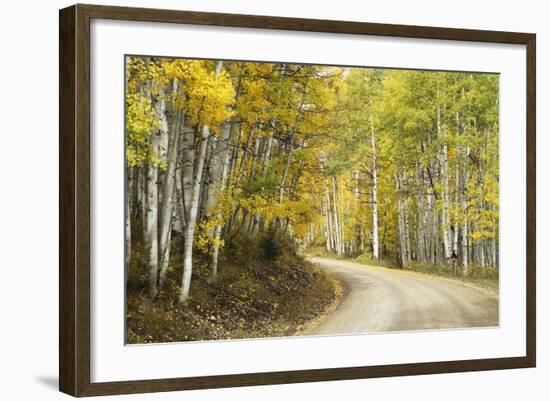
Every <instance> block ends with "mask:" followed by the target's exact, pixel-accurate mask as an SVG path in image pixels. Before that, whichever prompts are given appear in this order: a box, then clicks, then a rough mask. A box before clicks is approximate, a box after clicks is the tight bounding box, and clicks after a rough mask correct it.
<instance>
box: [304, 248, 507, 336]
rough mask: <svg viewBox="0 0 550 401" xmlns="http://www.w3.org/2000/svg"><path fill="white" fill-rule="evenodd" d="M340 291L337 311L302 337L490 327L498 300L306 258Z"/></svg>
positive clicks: (479, 291)
mask: <svg viewBox="0 0 550 401" xmlns="http://www.w3.org/2000/svg"><path fill="white" fill-rule="evenodd" d="M311 261H312V262H315V263H317V264H318V265H319V266H320V267H321V268H323V269H324V270H325V271H327V272H329V273H330V274H332V275H334V276H335V277H337V278H338V279H339V280H340V281H341V282H342V283H343V286H344V288H345V291H344V297H343V299H342V302H341V303H340V304H339V305H338V307H337V308H336V310H334V311H333V312H332V313H330V314H329V315H327V316H326V317H325V318H324V319H322V320H321V321H319V324H318V325H316V326H314V327H311V329H310V330H306V331H305V332H303V333H302V334H305V335H326V334H351V333H364V332H387V331H410V330H432V329H450V328H465V327H479V328H481V327H494V326H497V325H498V324H499V307H498V305H499V300H498V294H497V293H496V292H495V291H494V290H492V289H487V288H481V287H478V286H475V285H472V284H471V283H464V282H461V281H458V280H454V279H450V278H446V277H437V276H433V275H432V276H430V275H426V274H420V273H416V272H411V271H407V270H400V269H390V268H386V267H380V266H369V265H365V264H360V263H356V262H351V261H348V260H342V259H327V258H311Z"/></svg>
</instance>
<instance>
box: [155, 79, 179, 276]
mask: <svg viewBox="0 0 550 401" xmlns="http://www.w3.org/2000/svg"><path fill="white" fill-rule="evenodd" d="M172 91H173V93H174V94H175V93H176V92H177V91H178V83H177V78H174V82H173V86H172ZM172 116H173V118H174V120H175V121H173V122H172V124H171V127H170V130H169V140H168V149H167V155H166V159H167V162H166V163H167V167H166V172H165V177H164V183H163V188H162V207H161V210H160V212H161V214H160V239H159V256H160V278H159V285H160V286H161V287H162V286H163V285H164V281H165V279H166V274H167V272H168V265H169V261H170V238H171V230H172V214H173V212H172V205H173V201H172V198H173V193H174V183H175V179H176V158H177V150H178V140H179V130H180V122H181V120H182V118H183V116H182V115H181V112H179V111H174V110H172Z"/></svg>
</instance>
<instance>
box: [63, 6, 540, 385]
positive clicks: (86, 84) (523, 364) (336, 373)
mask: <svg viewBox="0 0 550 401" xmlns="http://www.w3.org/2000/svg"><path fill="white" fill-rule="evenodd" d="M94 18H98V19H110V20H125V21H144V22H163V23H175V24H177V23H181V24H193V25H210V26H221V27H240V28H260V29H263V28H266V29H275V30H289V31H308V32H324V33H345V34H356V35H374V36H390V37H399V38H420V39H440V40H451V41H473V42H490V43H501V44H519V45H524V46H526V49H527V50H526V54H527V58H526V60H525V62H526V71H527V74H526V75H527V83H526V88H527V94H526V99H527V109H526V110H527V119H526V122H525V123H526V132H527V136H526V141H527V176H526V182H527V193H526V204H527V216H526V221H527V227H526V237H527V241H526V244H525V246H526V255H527V258H526V261H525V266H526V284H527V287H526V294H527V299H526V317H527V319H526V326H525V333H526V351H527V352H526V355H525V356H523V357H505V358H492V359H474V360H459V361H439V362H430V363H408V364H398V365H381V366H366V367H344V368H328V369H314V370H298V371H280V372H268V373H262V372H258V373H250V374H230V375H223V376H202V377H182V378H167V379H155V380H135V381H120V382H101V383H92V382H91V380H90V362H91V355H90V341H91V335H90V296H91V294H90V268H91V266H90V255H91V250H90V210H91V204H90V202H91V196H90V174H91V171H90V84H91V83H90V21H91V20H92V19H94ZM59 28H60V36H59V48H60V53H59V57H60V69H59V92H60V103H59V122H60V133H59V135H60V140H59V152H60V164H59V182H60V185H59V225H60V234H59V258H60V264H59V280H60V281H59V284H60V285H59V318H60V319H59V322H60V323H59V359H60V360H59V388H60V390H61V391H62V392H64V393H67V394H70V395H73V396H94V395H105V394H123V393H143V392H156V391H173V390H189V389H206V388H220V387H236V386H250V385H267V384H282V383H297V382H315V381H325V380H348V379H363V378H374V377H390V376H401V375H421V374H433V373H449V372H466V371H481V370H494V369H511V368H527V367H534V366H535V361H536V312H535V308H536V305H535V300H536V293H535V291H536V272H535V249H536V248H535V247H536V225H535V221H536V209H535V206H536V179H535V177H536V176H535V173H536V167H535V160H536V142H535V121H536V106H535V98H536V95H535V68H536V67H535V65H536V60H535V47H536V44H535V43H536V37H535V35H534V34H529V33H513V32H495V31H481V30H467V29H450V28H434V27H420V26H404V25H387V24H372V23H362V22H348V21H329V20H313V19H298V18H282V17H267V16H253V15H236V14H218V13H203V12H191V11H171V10H156V9H142V8H124V7H109V6H96V5H80V4H79V5H74V6H71V7H68V8H65V9H62V10H61V11H60V15H59Z"/></svg>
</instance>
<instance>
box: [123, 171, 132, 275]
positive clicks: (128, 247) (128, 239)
mask: <svg viewBox="0 0 550 401" xmlns="http://www.w3.org/2000/svg"><path fill="white" fill-rule="evenodd" d="M133 176H134V174H133V169H132V168H131V167H128V166H126V177H127V181H126V210H125V212H126V213H125V220H126V227H125V231H124V235H125V236H124V241H125V247H124V256H125V258H124V259H125V260H124V262H125V265H126V269H128V268H129V267H130V260H131V257H132V189H133V187H134V185H133Z"/></svg>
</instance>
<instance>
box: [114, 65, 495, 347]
mask: <svg viewBox="0 0 550 401" xmlns="http://www.w3.org/2000/svg"><path fill="white" fill-rule="evenodd" d="M498 89H499V77H498V75H495V74H479V73H461V72H431V71H413V70H389V69H373V68H341V67H332V66H318V65H296V64H273V63H256V62H235V61H210V60H187V59H169V58H154V57H137V56H136V57H128V58H127V60H126V182H127V188H126V193H127V196H126V230H125V233H126V264H127V266H128V273H129V274H128V277H129V279H128V289H129V291H128V293H129V297H131V296H132V294H134V295H135V298H134V300H133V301H129V305H130V306H129V307H128V311H129V312H128V319H129V321H130V323H131V322H132V319H135V318H136V316H137V315H139V314H140V313H143V311H144V309H143V308H145V306H144V303H146V302H147V305H149V306H147V307H150V308H155V306H154V305H155V302H157V305H158V299H159V298H160V299H162V300H164V301H163V302H168V303H169V304H170V305H173V304H177V305H179V306H178V307H179V308H184V309H183V310H184V311H185V308H186V305H187V309H188V306H189V303H190V302H189V299H190V298H191V299H192V298H193V296H195V298H196V299H195V300H194V301H193V300H191V302H196V304H194V305H195V306H196V307H197V308H198V309H201V306H200V304H201V303H200V302H198V301H197V300H198V299H199V298H201V297H203V296H206V295H205V294H206V293H208V291H211V290H209V289H208V288H210V289H212V288H215V289H216V291H217V292H216V293H215V294H217V295H219V294H220V293H222V292H223V293H224V294H225V296H227V294H228V293H230V294H232V295H231V296H230V297H229V298H228V299H231V300H232V301H231V302H233V301H235V299H237V301H235V305H237V304H240V305H241V306H242V304H246V302H247V301H246V299H243V297H245V298H246V297H250V298H252V297H253V296H252V295H250V294H249V292H247V291H248V290H245V289H244V288H241V293H240V295H235V294H237V293H236V292H231V291H232V289H231V287H230V286H231V285H238V284H236V282H237V281H239V280H240V281H241V282H242V281H246V280H248V279H250V280H252V281H254V280H256V281H254V282H253V283H250V284H249V285H248V287H254V285H257V284H258V282H257V281H258V280H260V281H261V282H262V283H264V284H265V282H270V281H271V282H273V281H277V280H280V277H282V276H284V275H285V274H286V275H287V276H288V277H286V278H285V280H286V281H285V282H286V283H287V284H288V282H293V281H294V284H296V283H300V279H299V277H302V279H303V280H304V281H303V282H301V287H300V288H301V289H300V288H293V289H289V287H288V285H287V284H282V282H281V283H280V284H281V285H282V287H284V288H287V289H288V294H287V295H286V298H285V299H287V300H288V299H290V298H292V297H294V298H296V299H298V298H297V297H298V295H297V292H301V293H302V294H301V295H302V298H303V299H304V300H303V302H302V303H304V302H305V298H307V297H310V298H311V297H313V298H315V297H318V298H319V299H317V302H316V305H315V306H313V305H311V308H310V309H309V310H308V312H307V313H306V315H308V314H311V313H313V312H311V310H313V309H315V308H317V309H318V308H324V307H328V306H327V305H329V304H330V302H331V299H333V298H334V297H335V295H334V293H332V295H330V296H329V293H330V292H331V291H329V290H328V287H327V280H329V278H327V277H323V275H322V273H321V272H318V271H316V270H315V267H314V266H306V265H307V262H306V261H305V260H304V259H303V258H301V257H300V254H304V253H307V252H315V253H319V252H323V253H326V254H327V253H328V254H333V255H335V256H338V257H345V256H349V257H357V256H361V257H362V258H363V260H367V261H369V262H372V263H382V262H387V263H389V264H391V265H396V266H399V267H401V268H410V267H411V266H412V267H414V266H430V267H432V268H434V269H436V270H437V269H451V271H452V272H453V274H454V275H459V276H468V275H472V274H473V273H474V272H476V271H479V270H480V269H489V270H490V271H492V272H494V273H495V274H498V221H499V219H498V216H499V211H498V200H499V195H498V194H499V190H498V178H499V176H498V160H499V156H498V144H499V135H498V132H499V127H498V107H499V106H498ZM247 253H249V254H250V255H248V256H251V255H252V256H253V260H254V261H253V262H251V261H250V260H249V259H247V257H246V256H247ZM284 255H287V259H286V260H284V262H282V261H281V260H278V259H280V257H281V256H284ZM236 261H237V262H236ZM235 264H236V265H235ZM293 264H294V265H295V267H296V269H295V270H293V272H292V273H290V272H289V271H288V270H287V271H285V273H282V272H281V270H278V269H279V268H284V266H283V265H293ZM252 265H253V266H252ZM258 266H260V267H258ZM262 266H263V267H265V266H268V268H269V269H271V270H269V274H267V273H266V272H264V273H261V272H262V270H261V269H262ZM299 266H306V267H305V269H301V268H300V267H299ZM287 267H288V266H287ZM226 268H227V269H229V268H230V269H231V272H228V274H235V271H239V269H240V270H241V271H242V272H247V275H245V276H243V275H241V276H233V277H232V280H233V281H232V284H228V283H220V280H219V278H220V276H221V275H222V274H223V271H224V269H226ZM304 272H305V273H304ZM243 274H244V273H243ZM304 274H305V276H304ZM136 277H137V278H136ZM228 277H229V276H228ZM304 277H305V278H304ZM228 280H229V279H228ZM222 284H223V285H222ZM226 284H227V285H226ZM264 284H262V285H260V286H264V287H265V285H264ZM240 285H241V286H243V284H242V283H241V284H240ZM306 287H307V288H312V290H311V293H308V292H307V291H306V290H305V289H304V288H306ZM194 288H198V289H200V291H199V290H197V292H196V293H195V295H194V293H193V291H194ZM313 288H323V289H324V290H323V291H324V292H322V293H318V292H315V291H314V290H313ZM145 289H146V295H145ZM272 290H273V291H272V292H273V293H274V294H276V295H277V296H278V297H284V296H285V290H281V288H277V289H275V288H273V289H272ZM205 291H206V292H205ZM220 291H221V292H220ZM245 292H246V294H248V295H246V296H245V295H243V294H244V293H245ZM210 294H211V295H212V296H214V295H213V293H210ZM217 295H216V296H217ZM264 298H265V299H269V297H268V296H267V295H265V294H264ZM329 298H330V299H329ZM225 301H227V299H226V300H225ZM270 302H271V303H272V304H277V301H274V300H271V301H270ZM306 303H307V302H306ZM202 304H204V300H203V302H202ZM247 305H248V306H247V308H248V309H253V312H254V313H259V312H258V311H261V312H262V313H263V315H262V316H264V315H265V314H267V315H270V314H271V315H270V316H272V314H273V313H274V310H273V309H270V308H272V307H270V306H265V305H264V306H259V305H255V306H250V305H249V304H247ZM171 307H172V306H171ZM211 307H213V308H215V309H216V308H217V309H220V305H219V304H216V305H211ZM236 308H237V306H236ZM262 308H267V309H265V310H264V309H262ZM312 308H313V309H312ZM245 309H246V308H245ZM171 310H172V309H171ZM241 312H242V311H241ZM163 313H164V316H165V317H166V316H168V315H170V313H172V312H167V311H166V310H164V312H163ZM209 313H210V312H209ZM243 313H245V314H246V313H250V310H248V312H246V311H245V312H243ZM285 313H286V315H285ZM288 313H289V312H288V310H287V311H286V312H284V313H283V314H282V315H281V319H282V318H283V317H284V316H286V319H287V321H288V316H289V315H288ZM207 315H208V316H210V314H207ZM170 316H172V315H170ZM308 316H309V315H308ZM225 318H227V316H226V317H225ZM166 319H168V318H166ZM166 319H165V320H163V321H162V322H161V323H158V324H162V325H165V324H169V320H170V319H168V320H166ZM171 319H172V320H173V316H172V318H171ZM216 319H222V318H220V317H219V316H217V315H214V320H216ZM243 319H244V318H243ZM184 320H185V319H184ZM188 320H189V319H188ZM283 320H284V319H283ZM298 320H300V319H298ZM298 320H296V321H298ZM302 320H303V319H302ZM134 323H135V325H134V326H132V324H130V328H131V329H132V330H133V332H134V334H135V333H137V332H139V331H140V330H141V329H143V327H141V326H140V327H141V329H140V327H137V326H139V325H143V324H144V322H143V320H141V321H139V322H134ZM205 330H206V329H205ZM141 332H143V330H141ZM197 335H198V334H197ZM202 335H203V336H207V335H206V334H205V332H204V331H203V332H202ZM135 336H136V337H135V341H136V342H142V341H150V340H158V338H159V336H152V337H151V336H149V337H147V336H145V337H144V336H143V335H137V334H135ZM222 336H223V335H222ZM193 338H194V337H193ZM162 339H164V340H166V338H164V337H162ZM171 339H172V337H170V338H168V340H171Z"/></svg>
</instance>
